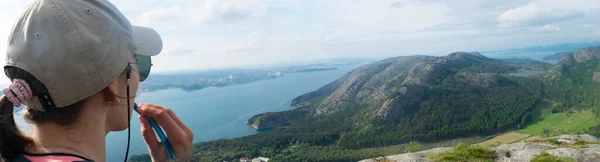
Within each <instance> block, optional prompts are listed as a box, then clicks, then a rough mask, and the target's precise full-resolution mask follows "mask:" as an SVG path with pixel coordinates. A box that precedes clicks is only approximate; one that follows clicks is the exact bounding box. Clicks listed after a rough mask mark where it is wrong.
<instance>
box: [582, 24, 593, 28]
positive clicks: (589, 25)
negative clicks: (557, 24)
mask: <svg viewBox="0 0 600 162" xmlns="http://www.w3.org/2000/svg"><path fill="white" fill-rule="evenodd" d="M583 27H584V28H595V27H596V24H583Z"/></svg>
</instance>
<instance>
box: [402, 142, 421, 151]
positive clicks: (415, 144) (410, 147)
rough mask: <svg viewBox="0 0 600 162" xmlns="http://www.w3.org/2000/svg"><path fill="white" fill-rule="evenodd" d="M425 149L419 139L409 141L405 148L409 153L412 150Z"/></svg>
mask: <svg viewBox="0 0 600 162" xmlns="http://www.w3.org/2000/svg"><path fill="white" fill-rule="evenodd" d="M421 150H423V146H421V143H419V141H415V140H413V141H410V143H408V146H406V148H405V149H404V152H407V153H412V152H417V151H421Z"/></svg>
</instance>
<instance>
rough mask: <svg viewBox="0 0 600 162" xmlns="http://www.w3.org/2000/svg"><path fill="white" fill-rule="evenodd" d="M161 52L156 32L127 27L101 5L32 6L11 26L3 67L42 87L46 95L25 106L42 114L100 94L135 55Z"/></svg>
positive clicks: (76, 0)
mask: <svg viewBox="0 0 600 162" xmlns="http://www.w3.org/2000/svg"><path fill="white" fill-rule="evenodd" d="M161 50H162V40H161V38H160V36H159V35H158V33H157V32H156V31H154V30H153V29H150V28H146V27H140V26H132V25H131V24H130V23H129V21H128V20H127V18H126V17H125V16H124V15H123V14H122V13H121V12H120V11H119V10H118V9H117V8H116V7H115V6H114V5H113V4H111V3H110V2H108V1H106V0H36V1H33V2H32V3H31V4H30V5H29V6H28V7H27V8H26V10H25V12H24V13H23V14H22V15H21V16H20V18H19V19H18V21H17V22H16V23H15V25H14V26H13V29H12V33H11V34H10V37H9V41H8V47H7V51H6V66H13V67H18V68H21V69H23V70H25V71H27V72H29V73H30V74H32V75H33V76H34V77H35V78H37V79H38V80H39V81H41V82H42V83H43V84H44V86H46V88H47V89H48V93H47V95H37V96H34V97H33V98H32V99H31V100H30V101H29V102H30V103H32V104H28V107H30V108H33V109H39V110H44V108H43V107H48V106H50V107H56V108H61V107H65V106H68V105H71V104H74V103H75V102H78V101H81V100H83V99H85V98H87V97H89V96H92V95H93V94H95V93H97V92H100V91H101V90H102V89H104V88H106V87H107V86H108V85H109V84H110V83H111V82H112V81H113V80H115V79H116V78H117V77H118V76H119V75H120V74H121V73H122V72H123V70H125V68H126V66H127V64H128V63H129V62H130V61H131V58H133V56H134V55H143V56H154V55H157V54H159V53H160V51H161ZM36 100H37V101H39V103H38V102H37V101H36Z"/></svg>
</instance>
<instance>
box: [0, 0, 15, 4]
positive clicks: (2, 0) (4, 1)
mask: <svg viewBox="0 0 600 162" xmlns="http://www.w3.org/2000/svg"><path fill="white" fill-rule="evenodd" d="M18 1H20V0H0V4H11V3H15V2H18Z"/></svg>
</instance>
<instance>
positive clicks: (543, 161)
mask: <svg viewBox="0 0 600 162" xmlns="http://www.w3.org/2000/svg"><path fill="white" fill-rule="evenodd" d="M531 162H576V161H575V159H572V158H565V157H556V156H552V155H550V154H548V153H546V152H544V153H542V154H540V155H538V156H536V157H535V158H533V159H531Z"/></svg>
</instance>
